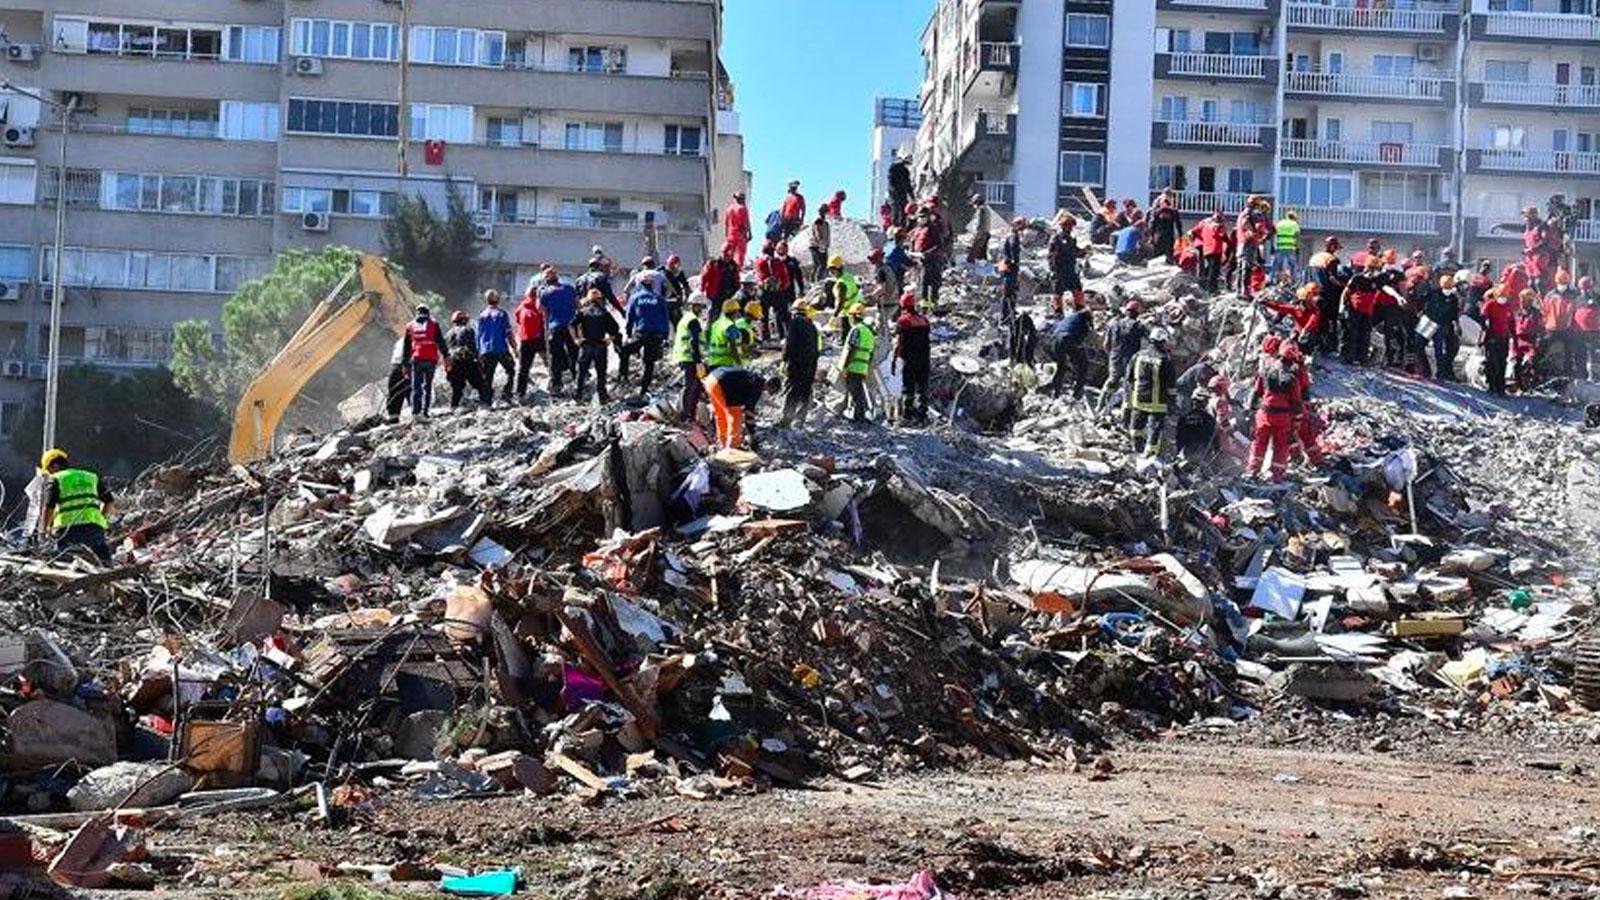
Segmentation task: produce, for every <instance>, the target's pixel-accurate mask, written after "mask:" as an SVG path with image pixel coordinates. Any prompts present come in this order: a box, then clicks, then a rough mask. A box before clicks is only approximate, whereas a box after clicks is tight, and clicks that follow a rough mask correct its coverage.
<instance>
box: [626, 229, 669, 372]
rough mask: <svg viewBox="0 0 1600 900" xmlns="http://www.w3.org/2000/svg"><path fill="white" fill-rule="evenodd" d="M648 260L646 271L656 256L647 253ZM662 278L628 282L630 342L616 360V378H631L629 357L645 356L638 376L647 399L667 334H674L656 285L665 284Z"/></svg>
mask: <svg viewBox="0 0 1600 900" xmlns="http://www.w3.org/2000/svg"><path fill="white" fill-rule="evenodd" d="M645 262H646V263H648V264H650V265H648V266H647V267H646V271H654V268H653V264H654V260H651V259H649V258H648V257H646V259H645ZM663 284H664V282H663V281H652V280H650V279H643V280H641V279H639V278H637V277H635V279H634V280H633V281H631V282H629V287H630V288H631V289H632V290H631V292H630V293H629V294H628V312H627V316H626V319H625V324H626V326H627V331H628V342H627V343H626V344H623V345H622V349H621V353H620V354H619V356H620V360H619V362H618V364H617V380H618V381H622V382H626V381H627V380H628V360H630V359H631V358H633V355H634V354H635V353H638V354H640V355H641V356H642V357H643V359H644V362H643V366H644V372H643V374H641V375H640V378H639V397H640V399H644V398H645V397H647V396H648V395H649V393H650V386H651V385H652V384H654V383H655V377H656V363H658V362H660V360H661V354H662V351H663V350H664V349H665V347H666V345H667V338H668V336H669V335H671V334H672V320H671V319H670V318H668V313H667V301H666V299H665V298H664V297H662V295H661V294H660V293H658V292H657V290H656V289H657V288H659V287H661V286H663Z"/></svg>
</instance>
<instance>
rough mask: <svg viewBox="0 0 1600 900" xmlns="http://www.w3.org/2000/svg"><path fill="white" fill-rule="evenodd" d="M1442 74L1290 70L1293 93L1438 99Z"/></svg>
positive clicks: (1441, 88)
mask: <svg viewBox="0 0 1600 900" xmlns="http://www.w3.org/2000/svg"><path fill="white" fill-rule="evenodd" d="M1447 83H1448V82H1447V81H1446V80H1445V79H1443V78H1432V77H1427V76H1422V75H1355V74H1351V73H1348V72H1290V73H1289V80H1288V83H1287V89H1288V90H1289V91H1290V92H1291V93H1302V94H1332V95H1335V96H1340V97H1393V98H1396V99H1402V100H1439V99H1442V98H1443V97H1444V86H1445V85H1446V84H1447Z"/></svg>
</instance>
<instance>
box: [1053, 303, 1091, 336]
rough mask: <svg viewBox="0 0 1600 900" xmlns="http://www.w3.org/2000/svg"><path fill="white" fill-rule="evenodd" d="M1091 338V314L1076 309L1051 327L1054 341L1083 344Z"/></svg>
mask: <svg viewBox="0 0 1600 900" xmlns="http://www.w3.org/2000/svg"><path fill="white" fill-rule="evenodd" d="M1088 336H1089V314H1088V313H1086V312H1084V311H1083V310H1079V309H1075V310H1072V311H1071V312H1069V313H1067V314H1066V316H1065V317H1063V318H1062V319H1061V320H1060V321H1058V322H1056V323H1055V325H1053V326H1051V327H1050V339H1051V340H1052V341H1065V342H1066V343H1068V344H1081V343H1083V342H1084V339H1085V338H1087V337H1088Z"/></svg>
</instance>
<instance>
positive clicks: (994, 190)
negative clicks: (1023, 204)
mask: <svg viewBox="0 0 1600 900" xmlns="http://www.w3.org/2000/svg"><path fill="white" fill-rule="evenodd" d="M972 192H973V193H974V194H982V195H983V202H984V203H986V204H988V205H989V206H990V207H991V208H993V209H997V210H1001V211H1002V212H1010V211H1011V210H1012V209H1013V208H1014V207H1015V206H1016V203H1017V186H1016V185H1015V184H1013V183H1012V182H1009V181H978V182H976V183H975V184H974V185H973V187H972Z"/></svg>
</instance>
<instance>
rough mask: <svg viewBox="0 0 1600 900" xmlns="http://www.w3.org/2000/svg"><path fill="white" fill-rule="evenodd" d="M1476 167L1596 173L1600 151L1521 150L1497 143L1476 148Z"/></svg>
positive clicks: (1599, 172) (1502, 169) (1523, 170)
mask: <svg viewBox="0 0 1600 900" xmlns="http://www.w3.org/2000/svg"><path fill="white" fill-rule="evenodd" d="M1478 167H1479V168H1481V169H1492V170H1494V171H1497V172H1556V173H1562V174H1565V173H1568V172H1571V173H1576V174H1579V175H1600V153H1589V152H1582V151H1578V150H1521V149H1515V148H1508V147H1499V148H1492V149H1485V150H1480V151H1479V156H1478Z"/></svg>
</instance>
